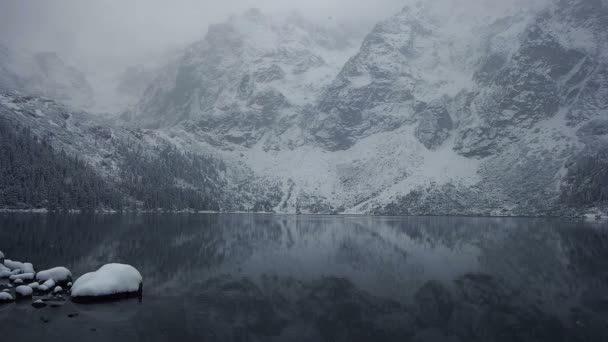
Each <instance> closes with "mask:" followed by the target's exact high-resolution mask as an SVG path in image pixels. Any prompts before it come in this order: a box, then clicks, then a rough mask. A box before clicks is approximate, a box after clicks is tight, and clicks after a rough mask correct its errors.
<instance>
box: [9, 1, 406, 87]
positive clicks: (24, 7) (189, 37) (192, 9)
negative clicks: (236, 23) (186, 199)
mask: <svg viewBox="0 0 608 342" xmlns="http://www.w3.org/2000/svg"><path fill="white" fill-rule="evenodd" d="M402 6H403V0H377V1H369V0H355V1H353V0H306V1H284V0H262V1H260V0H257V1H254V0H222V1H214V0H172V1H168V0H114V1H93V0H53V1H36V0H2V1H1V2H0V42H2V43H3V44H5V45H8V46H10V47H12V48H17V49H22V50H27V51H32V52H36V51H54V52H57V54H58V55H59V56H60V57H61V58H63V59H64V60H66V61H67V62H68V63H70V64H72V65H74V66H76V67H77V68H78V69H80V70H82V71H84V72H85V74H86V76H87V78H88V79H89V81H90V82H91V83H92V85H93V87H94V88H97V89H96V90H97V91H98V92H99V91H103V89H102V88H104V85H105V86H111V85H108V84H107V83H111V81H112V79H114V78H115V76H116V73H118V72H121V71H122V70H124V69H125V68H126V67H129V66H131V65H135V64H139V63H146V62H149V61H153V60H154V59H155V58H157V57H159V56H163V55H164V54H165V52H166V51H171V50H175V49H178V48H180V47H182V46H185V45H187V44H189V43H191V42H193V41H196V40H198V39H201V38H202V37H203V36H204V34H205V32H206V30H207V27H208V25H209V24H213V23H218V22H222V21H224V20H226V19H227V18H228V17H229V16H230V15H232V14H236V13H240V12H242V11H245V10H247V9H248V8H252V7H256V8H259V9H261V10H262V11H263V12H265V13H269V14H280V13H284V12H288V11H297V12H299V13H301V14H303V15H304V16H306V17H308V18H310V19H312V20H320V21H322V20H325V21H328V20H333V21H336V22H338V23H340V24H343V25H347V26H348V27H352V28H356V29H359V30H361V32H364V31H365V30H367V29H368V28H369V27H371V26H372V25H373V24H374V23H375V22H376V21H377V20H380V19H381V18H384V17H387V16H389V15H391V14H392V13H395V12H396V11H398V10H399V9H400V8H401V7H402Z"/></svg>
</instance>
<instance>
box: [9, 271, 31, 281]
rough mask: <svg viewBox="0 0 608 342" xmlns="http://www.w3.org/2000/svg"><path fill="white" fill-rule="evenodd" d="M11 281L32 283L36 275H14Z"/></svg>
mask: <svg viewBox="0 0 608 342" xmlns="http://www.w3.org/2000/svg"><path fill="white" fill-rule="evenodd" d="M9 279H10V280H12V281H15V280H17V279H21V280H23V281H24V282H28V281H32V280H33V279H34V273H21V274H13V275H12V276H10V277H9Z"/></svg>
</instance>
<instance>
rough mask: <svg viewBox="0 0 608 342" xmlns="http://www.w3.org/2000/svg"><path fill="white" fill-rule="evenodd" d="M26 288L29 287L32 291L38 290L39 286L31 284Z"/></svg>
mask: <svg viewBox="0 0 608 342" xmlns="http://www.w3.org/2000/svg"><path fill="white" fill-rule="evenodd" d="M27 286H29V287H31V288H32V289H33V290H38V288H39V287H40V284H39V283H38V282H33V283H30V284H28V285H27Z"/></svg>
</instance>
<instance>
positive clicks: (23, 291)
mask: <svg viewBox="0 0 608 342" xmlns="http://www.w3.org/2000/svg"><path fill="white" fill-rule="evenodd" d="M33 292H34V290H32V288H31V287H29V286H25V285H21V286H17V288H16V289H15V293H17V294H20V295H21V296H22V297H29V296H31V295H32V293H33Z"/></svg>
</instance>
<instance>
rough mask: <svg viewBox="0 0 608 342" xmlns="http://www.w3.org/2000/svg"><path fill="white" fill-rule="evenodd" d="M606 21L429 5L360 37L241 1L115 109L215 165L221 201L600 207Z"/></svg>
mask: <svg viewBox="0 0 608 342" xmlns="http://www.w3.org/2000/svg"><path fill="white" fill-rule="evenodd" d="M607 18H608V2H607V1H605V0H572V1H565V0H546V1H536V2H534V3H530V2H527V1H520V0H512V1H506V2H503V3H501V4H495V3H488V2H487V1H485V0H467V1H464V0H456V1H447V0H445V1H437V2H428V1H425V2H417V3H413V4H411V5H409V6H407V7H405V8H404V9H403V10H402V11H400V12H399V13H397V14H395V15H394V16H392V17H390V18H387V19H386V20H384V21H382V22H380V23H379V24H378V25H376V26H375V27H374V28H373V29H372V31H371V32H370V33H369V34H368V35H367V36H365V37H362V38H361V39H362V42H361V41H360V44H357V43H356V39H355V38H356V37H354V36H353V35H352V34H349V33H348V32H346V31H344V30H343V29H341V28H340V27H336V26H334V27H328V26H327V25H320V24H313V23H310V22H308V21H306V20H305V19H303V18H301V17H299V16H289V17H286V18H276V17H272V16H268V15H266V14H263V13H261V12H260V11H258V10H250V11H247V12H246V13H244V14H242V15H238V16H234V17H231V18H230V19H229V20H228V21H227V22H224V23H222V24H217V25H213V26H211V27H210V28H209V30H208V33H207V35H206V36H205V37H204V38H203V39H202V40H201V41H199V42H196V43H194V44H193V45H192V46H190V47H189V48H188V49H186V52H185V53H184V54H183V56H182V57H181V58H178V59H177V60H175V61H173V62H171V63H169V64H168V65H166V66H165V67H164V68H163V70H162V72H160V74H159V75H158V76H157V77H156V78H155V79H154V81H152V83H151V85H150V86H149V87H148V88H147V89H146V91H145V92H144V94H143V96H142V98H141V100H140V101H139V103H138V104H137V106H136V107H135V108H134V109H133V110H132V111H129V112H127V113H125V115H123V117H124V118H125V119H126V122H125V125H128V126H130V127H132V128H128V129H127V131H129V130H132V131H135V132H145V134H144V136H146V137H147V138H146V139H145V142H144V145H145V144H151V145H154V144H158V142H159V141H162V143H163V144H172V145H174V146H176V147H177V148H178V149H179V150H181V151H184V152H187V153H194V154H203V155H210V156H213V158H214V159H217V160H221V161H222V163H223V165H224V166H223V167H225V171H223V172H225V176H224V177H223V178H222V181H221V182H219V181H218V182H216V184H221V185H219V186H218V188H223V189H225V191H224V192H225V194H224V195H222V196H223V198H224V199H226V198H231V199H235V198H238V199H239V200H238V201H236V202H233V203H231V204H230V205H224V206H223V208H225V209H227V210H229V209H234V208H238V209H241V210H244V209H251V208H257V209H264V210H274V211H279V212H325V213H327V212H345V213H375V214H449V215H462V214H466V215H579V214H583V213H593V212H597V211H598V210H603V211H606V210H607V209H608V205H607V203H608V46H607V44H608V30H607V29H608V19H607ZM146 77H147V76H146ZM151 137H153V138H151ZM76 139H77V138H76ZM220 191H221V190H220ZM226 194H227V195H226Z"/></svg>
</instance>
